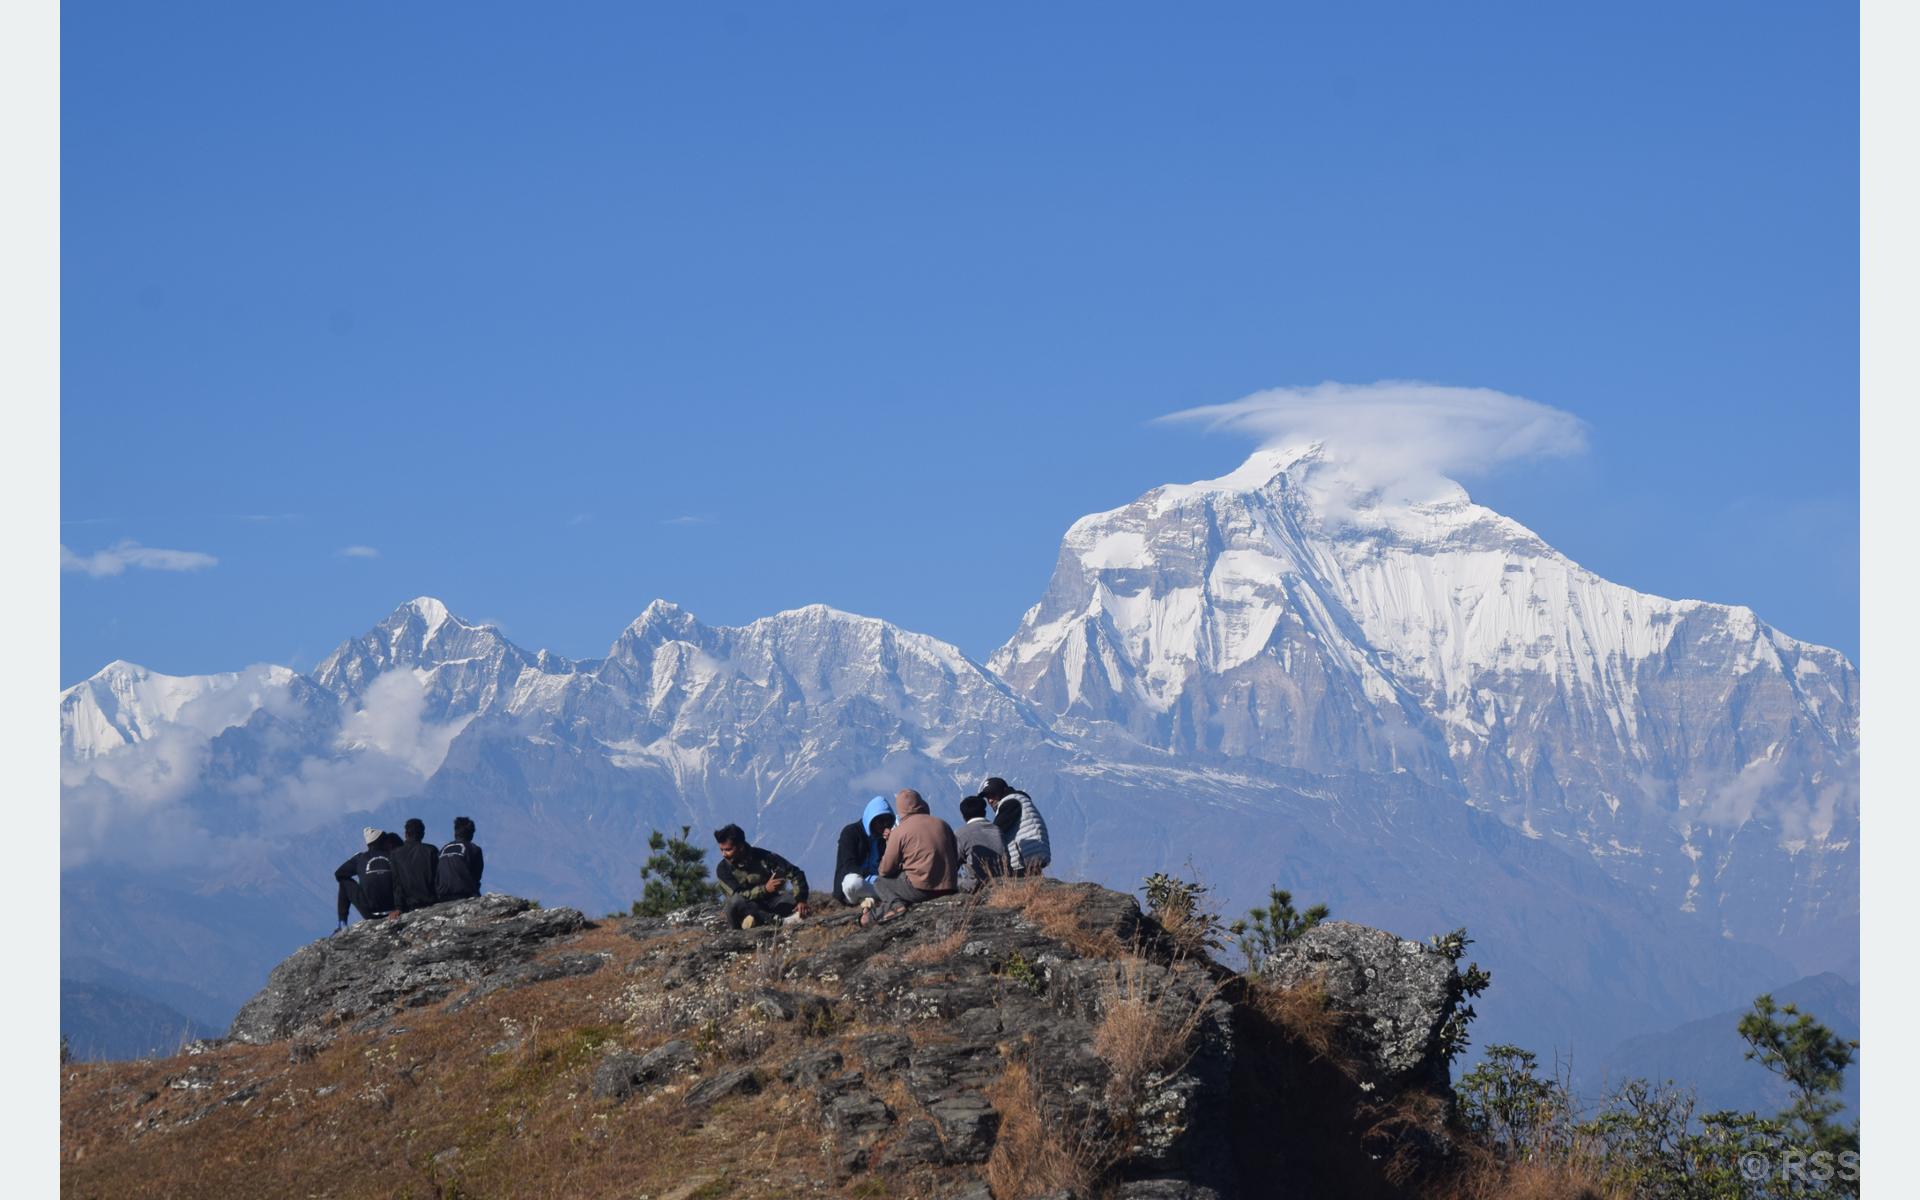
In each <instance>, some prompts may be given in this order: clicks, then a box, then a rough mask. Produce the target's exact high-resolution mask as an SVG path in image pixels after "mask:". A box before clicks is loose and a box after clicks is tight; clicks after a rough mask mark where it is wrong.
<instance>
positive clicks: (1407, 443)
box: [1160, 380, 1586, 497]
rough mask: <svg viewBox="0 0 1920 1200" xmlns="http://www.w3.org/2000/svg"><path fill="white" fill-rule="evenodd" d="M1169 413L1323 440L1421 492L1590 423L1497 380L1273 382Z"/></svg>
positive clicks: (1383, 480)
mask: <svg viewBox="0 0 1920 1200" xmlns="http://www.w3.org/2000/svg"><path fill="white" fill-rule="evenodd" d="M1160 420H1162V421H1168V422H1176V421H1177V422H1194V423H1199V424H1202V425H1204V426H1205V427H1206V428H1207V429H1209V430H1226V431H1229V432H1234V433H1241V434H1250V435H1252V436H1253V437H1255V438H1257V439H1259V441H1260V444H1261V446H1262V448H1267V449H1275V448H1281V447H1292V446H1303V445H1307V444H1311V443H1319V444H1320V446H1321V451H1322V456H1323V457H1324V459H1325V461H1326V462H1327V463H1329V464H1330V465H1337V466H1338V468H1339V469H1340V472H1341V474H1342V475H1343V476H1345V477H1347V479H1348V480H1349V481H1350V482H1352V483H1354V484H1358V485H1361V486H1364V487H1366V488H1369V489H1375V490H1381V491H1387V492H1391V493H1397V494H1403V495H1407V496H1413V497H1418V496H1421V495H1423V494H1431V493H1432V492H1434V491H1435V490H1437V489H1438V488H1440V487H1442V486H1444V483H1445V481H1446V480H1448V479H1451V478H1454V477H1457V476H1463V475H1474V474H1478V473H1482V472H1485V471H1487V470H1490V469H1491V468H1493V467H1495V466H1498V465H1499V464H1501V463H1504V462H1512V461H1517V460H1522V459H1530V458H1551V457H1559V456H1563V455H1570V454H1578V453H1580V452H1581V451H1583V450H1584V449H1586V425H1585V423H1584V422H1582V421H1581V420H1580V419H1579V418H1578V417H1576V416H1574V415H1573V414H1571V413H1568V412H1563V411H1561V410H1560V409H1557V408H1553V407H1551V406H1550V405H1546V404H1541V403H1540V402H1539V401H1537V400H1529V399H1527V398H1526V397H1524V396H1514V395H1509V394H1508V393H1506V392H1499V391H1494V390H1493V389H1491V388H1467V387H1447V386H1444V385H1441V384H1433V383H1421V382H1418V381H1413V380H1382V381H1380V382H1378V383H1362V384H1353V383H1334V382H1327V383H1320V384H1315V385H1314V386H1312V387H1280V388H1269V389H1267V390H1265V391H1260V392H1255V393H1253V394H1252V395H1250V396H1243V397H1241V398H1240V399H1238V400H1234V401H1231V402H1229V403H1226V404H1207V405H1202V406H1200V407H1198V408H1189V409H1184V410H1182V411H1180V412H1176V413H1169V414H1168V415H1167V416H1164V417H1161V418H1160Z"/></svg>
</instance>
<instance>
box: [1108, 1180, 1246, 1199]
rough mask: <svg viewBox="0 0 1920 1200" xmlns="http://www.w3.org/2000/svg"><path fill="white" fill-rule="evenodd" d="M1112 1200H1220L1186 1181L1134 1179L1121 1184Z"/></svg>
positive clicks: (1212, 1193) (1200, 1186)
mask: <svg viewBox="0 0 1920 1200" xmlns="http://www.w3.org/2000/svg"><path fill="white" fill-rule="evenodd" d="M1113 1195H1114V1200H1220V1193H1218V1192H1216V1191H1214V1190H1213V1189H1212V1188H1210V1187H1204V1186H1202V1185H1200V1184H1197V1183H1194V1182H1192V1181H1191V1180H1186V1179H1136V1180H1134V1181H1132V1182H1131V1183H1123V1184H1121V1185H1120V1187H1119V1188H1118V1190H1116V1191H1115V1192H1114V1193H1113Z"/></svg>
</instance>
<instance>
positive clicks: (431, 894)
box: [333, 817, 487, 933]
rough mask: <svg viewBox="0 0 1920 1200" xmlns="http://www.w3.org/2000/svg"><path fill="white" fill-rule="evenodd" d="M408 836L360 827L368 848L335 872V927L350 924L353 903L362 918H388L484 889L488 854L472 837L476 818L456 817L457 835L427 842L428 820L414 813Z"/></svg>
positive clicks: (455, 829) (335, 928)
mask: <svg viewBox="0 0 1920 1200" xmlns="http://www.w3.org/2000/svg"><path fill="white" fill-rule="evenodd" d="M405 829H406V836H405V837H404V838H403V837H400V836H398V835H396V834H393V833H389V832H383V831H381V830H379V829H376V828H374V827H373V826H371V825H369V826H367V827H366V828H365V829H363V830H361V831H360V832H361V834H362V835H363V836H364V837H365V839H366V845H367V848H366V849H365V850H362V851H361V852H360V853H358V854H356V855H354V856H353V857H352V858H350V859H348V860H347V861H346V862H343V863H341V864H340V867H339V869H338V870H336V871H334V873H333V877H334V878H335V879H337V880H339V881H340V898H339V901H338V904H337V905H336V912H335V914H334V915H335V919H336V920H337V922H338V924H336V925H335V926H334V932H335V933H338V932H339V931H340V930H342V929H345V928H346V927H347V912H348V910H349V908H351V909H355V910H358V911H359V913H360V916H361V918H362V919H363V920H369V921H370V920H373V919H374V918H376V917H390V916H392V915H394V914H395V913H403V912H412V911H413V910H414V909H416V908H425V907H427V906H428V905H430V904H438V903H439V902H440V901H442V900H465V899H467V898H469V897H471V896H478V895H479V894H480V875H481V873H482V872H483V871H484V870H485V869H486V865H487V864H486V858H485V856H483V855H482V854H481V853H480V847H478V846H476V845H474V842H473V821H472V820H471V819H470V818H468V817H455V818H454V819H453V840H452V841H450V842H448V843H447V844H446V845H444V846H435V845H434V844H433V843H432V842H429V841H426V840H425V838H426V836H427V826H426V822H424V821H422V820H421V819H420V818H418V817H411V818H409V819H408V820H407V823H406V825H405Z"/></svg>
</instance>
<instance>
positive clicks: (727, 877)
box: [713, 825, 809, 929]
mask: <svg viewBox="0 0 1920 1200" xmlns="http://www.w3.org/2000/svg"><path fill="white" fill-rule="evenodd" d="M713 840H714V841H715V842H716V843H718V844H719V846H720V861H719V862H717V863H715V864H713V877H714V878H715V879H717V880H719V881H720V890H721V891H723V892H725V893H726V894H727V923H728V924H729V925H732V926H733V927H734V928H735V929H752V928H753V927H754V926H755V925H775V924H785V923H787V922H790V921H797V920H799V919H800V918H802V917H804V916H806V915H807V912H808V911H809V909H808V905H807V874H806V872H805V871H802V870H801V869H800V868H799V867H796V866H794V865H793V864H792V863H790V862H788V861H787V860H786V859H784V858H781V857H780V856H779V855H778V854H775V853H774V852H773V851H771V850H762V849H760V847H758V846H749V845H748V844H747V835H746V832H745V831H744V830H742V829H741V828H740V827H739V826H738V825H726V826H723V827H721V828H719V829H716V830H714V831H713Z"/></svg>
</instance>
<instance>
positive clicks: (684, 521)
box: [660, 515, 716, 525]
mask: <svg viewBox="0 0 1920 1200" xmlns="http://www.w3.org/2000/svg"><path fill="white" fill-rule="evenodd" d="M715 519H716V518H714V517H709V516H691V515H689V516H683V517H668V518H667V519H666V520H664V521H662V522H660V523H661V524H662V525H711V524H713V523H714V521H715Z"/></svg>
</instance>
